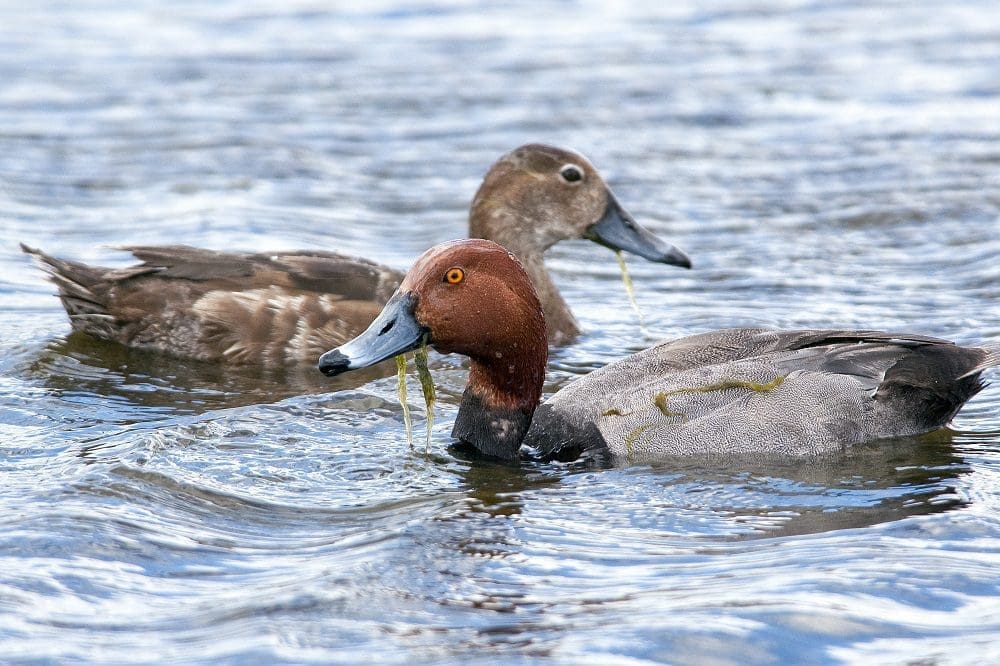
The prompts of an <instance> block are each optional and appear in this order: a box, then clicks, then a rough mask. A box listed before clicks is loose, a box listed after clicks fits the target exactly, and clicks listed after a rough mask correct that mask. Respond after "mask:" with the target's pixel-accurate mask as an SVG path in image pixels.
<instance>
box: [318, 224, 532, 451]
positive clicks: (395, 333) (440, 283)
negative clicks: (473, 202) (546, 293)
mask: <svg viewBox="0 0 1000 666" xmlns="http://www.w3.org/2000/svg"><path fill="white" fill-rule="evenodd" d="M425 341H426V342H427V344H430V345H431V346H432V347H434V348H435V349H436V350H437V351H439V352H442V353H456V354H462V355H464V356H468V357H469V359H470V361H471V362H470V367H469V380H468V385H467V387H466V390H465V395H464V397H463V401H462V406H461V408H460V409H459V414H458V417H457V418H456V421H455V428H454V430H453V432H452V434H453V436H455V437H457V438H459V439H461V440H463V441H466V442H469V443H470V444H472V445H473V446H475V447H476V448H477V449H478V450H479V451H481V452H483V453H484V454H486V455H490V456H495V457H499V458H506V459H510V458H514V457H516V455H517V450H518V448H519V447H520V443H521V440H522V439H523V437H524V434H525V433H526V432H527V429H528V425H530V423H531V416H532V414H533V413H534V410H535V407H537V405H538V402H539V399H540V397H541V392H542V382H543V380H544V377H545V362H546V359H547V353H548V345H547V343H546V338H545V319H544V316H543V314H542V308H541V304H540V303H539V301H538V297H537V296H536V294H535V291H534V289H533V288H532V284H531V280H530V279H529V278H528V276H527V274H526V273H525V271H524V269H523V268H522V267H521V264H520V262H519V261H518V260H517V258H516V257H515V256H514V255H513V254H512V253H511V252H509V251H508V250H506V249H504V248H503V247H501V246H500V245H498V244H496V243H494V242H492V241H486V240H478V239H470V240H460V241H450V242H447V243H442V244H440V245H436V246H435V247H433V248H431V249H430V250H428V251H427V252H425V253H424V254H423V255H422V256H421V257H420V258H419V259H417V261H416V263H415V264H414V265H413V268H411V269H410V271H409V272H408V273H407V274H406V277H405V278H404V280H403V282H402V284H400V286H399V289H398V290H397V291H396V293H395V294H394V295H393V296H392V298H391V299H389V302H388V303H387V304H386V306H385V308H384V309H383V310H382V312H381V314H379V316H378V317H377V318H376V319H375V321H374V322H372V324H371V326H369V327H368V329H367V330H365V332H364V333H362V334H361V335H359V336H358V337H356V338H354V339H353V340H351V341H350V342H347V343H346V344H343V345H341V346H340V347H337V348H336V349H332V350H330V351H328V352H326V353H325V354H323V356H322V357H320V360H319V369H320V371H321V372H323V373H324V374H326V375H328V376H334V375H338V374H340V373H342V372H347V371H350V370H357V369H360V368H365V367H368V366H370V365H373V364H375V363H378V362H380V361H383V360H385V359H388V358H391V357H393V356H396V355H398V354H402V353H404V352H407V351H410V350H412V349H415V348H417V347H418V346H420V345H421V344H423V343H424V342H425Z"/></svg>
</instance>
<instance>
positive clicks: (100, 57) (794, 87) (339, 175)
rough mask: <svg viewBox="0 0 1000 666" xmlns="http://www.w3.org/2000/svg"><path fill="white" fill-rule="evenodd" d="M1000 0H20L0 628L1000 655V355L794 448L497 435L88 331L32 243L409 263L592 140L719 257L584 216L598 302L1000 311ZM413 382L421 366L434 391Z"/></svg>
mask: <svg viewBox="0 0 1000 666" xmlns="http://www.w3.org/2000/svg"><path fill="white" fill-rule="evenodd" d="M997 72H1000V13H998V12H997V11H996V8H995V7H994V6H993V3H990V2H984V1H982V0H976V1H971V0H970V1H969V2H951V3H945V4H943V5H941V4H926V3H903V2H888V1H886V2H875V3H870V2H851V1H848V2H839V3H830V4H826V3H808V2H780V3H771V4H762V3H752V2H736V1H727V2H715V3H709V4H704V3H694V2H680V3H659V2H648V3H628V4H627V5H626V4H625V3H620V4H619V3H610V2H609V3H602V2H559V3H549V4H543V3H534V2H522V1H520V0H514V1H512V2H506V3H477V2H466V1H460V0H459V1H453V2H444V1H440V2H436V1H429V2H421V3H402V2H390V1H388V0H386V1H384V2H375V3H361V4H358V3H314V2H306V1H298V0H296V1H293V2H287V3H278V4H275V5H274V6H264V5H258V6H254V5H250V4H245V3H237V2H219V3H183V2H182V3H158V2H138V3H131V4H130V5H129V6H128V7H125V6H124V5H121V4H120V3H111V2H93V3H85V4H84V5H79V4H74V3H60V2H42V3H39V4H37V5H35V6H32V7H25V6H22V5H21V4H17V3H3V4H0V224H2V229H3V231H4V234H3V236H4V239H3V242H2V243H0V350H2V353H0V442H2V443H0V661H11V662H20V661H30V662H58V663H63V662H102V663H138V662H178V663H190V662H223V663H246V662H268V663H270V662H296V663H302V662H323V663H330V662H334V663H336V662H341V663H362V662H377V663H417V662H434V663H468V662H469V661H470V660H472V659H477V658H478V659H485V660H487V661H488V662H490V663H566V664H580V663H594V664H597V663H600V664H606V663H622V664H636V663H644V662H666V663H675V664H702V663H714V664H750V663H753V664H756V663H775V662H780V663H865V664H869V663H907V662H920V663H941V664H951V663H957V664H965V663H969V664H982V663H990V662H998V661H1000V576H998V573H997V572H998V571H1000V382H997V381H996V375H995V374H994V375H993V376H992V378H993V379H994V384H993V385H992V386H990V387H988V388H987V389H986V390H985V391H983V393H981V394H980V395H979V396H977V397H976V398H975V399H974V400H973V401H972V402H971V403H970V404H969V405H968V406H967V407H966V408H965V409H964V410H963V411H962V412H961V413H960V414H959V416H958V418H957V419H956V421H955V422H954V424H953V427H952V428H950V429H948V430H945V431H941V432H939V433H935V434H933V435H929V436H926V437H922V438H915V439H909V440H900V441H893V442H883V443H878V444H874V445H867V446H860V447H856V448H855V449H853V450H851V451H849V452H847V453H845V454H841V455H836V456H829V457H824V458H820V459H809V460H805V461H791V462H788V463H783V464H782V463H777V462H774V461H772V462H770V463H766V464H764V463H753V462H746V463H742V464H740V463H731V464H728V465H721V464H714V465H710V464H705V463H695V462H692V463H689V464H687V463H685V464H681V463H678V462H676V461H675V462H672V463H660V464H657V465H652V466H650V465H642V466H629V465H623V466H620V467H615V468H610V469H594V468H589V467H586V466H584V465H579V464H577V465H573V464H569V465H560V464H551V465H537V464H523V465H520V466H504V465H494V464H489V463H485V462H476V461H469V460H466V459H463V458H462V457H461V456H460V455H458V454H457V453H455V452H453V451H452V450H450V449H449V448H448V444H449V442H450V440H449V432H450V426H451V423H452V421H453V419H454V416H455V411H456V408H457V401H458V397H459V396H460V394H461V390H462V386H463V384H464V379H465V374H464V370H463V368H462V364H461V360H460V359H458V358H455V357H441V356H435V357H433V358H432V367H433V370H434V376H435V379H436V381H437V382H438V385H439V397H440V401H439V405H438V408H437V412H436V418H435V425H434V431H433V438H432V444H431V449H430V451H429V452H427V453H425V451H424V448H423V445H422V443H421V442H420V440H421V435H422V428H423V425H424V418H423V411H422V409H421V408H420V407H416V406H415V407H414V413H415V422H416V423H415V425H416V430H417V433H416V434H417V441H418V444H417V445H416V448H414V449H410V448H409V447H408V445H407V443H406V439H405V435H404V432H403V426H402V412H401V408H400V407H399V405H398V403H397V401H396V397H395V380H394V379H393V378H385V379H371V378H367V379H363V380H357V381H352V380H337V381H332V380H328V379H326V378H324V377H322V376H320V375H319V374H318V373H314V372H312V371H311V370H310V369H308V368H307V369H305V370H303V371H301V372H289V373H268V372H260V371H255V370H252V369H244V370H223V369H219V368H212V367H205V366H202V365H199V364H196V363H184V362H181V361H177V360H173V359H168V358H163V357H157V356H155V355H150V354H143V353H138V352H129V351H128V350H125V349H122V348H119V347H115V346H110V345H105V344H101V343H97V342H94V341H91V340H88V339H87V338H84V337H81V336H78V335H70V334H69V330H70V329H69V324H68V322H67V320H66V317H65V314H64V313H63V312H62V309H61V307H60V305H59V302H58V299H56V298H55V297H54V296H53V295H52V294H53V292H54V288H53V287H52V286H51V285H50V284H48V283H46V282H45V280H44V279H43V276H42V274H41V273H40V271H38V270H37V269H36V268H35V267H34V266H32V265H31V264H30V262H29V261H28V260H27V258H26V257H25V256H24V255H22V254H21V253H20V251H19V249H18V246H17V243H18V242H19V241H23V242H26V243H28V244H29V245H36V246H40V247H42V248H44V249H46V250H47V251H49V252H51V253H53V254H56V255H60V256H66V257H71V258H75V259H79V260H83V261H88V262H92V263H102V264H106V265H116V266H121V265H126V264H127V263H128V257H127V256H126V255H124V254H123V253H121V252H119V251H116V250H114V249H113V248H114V246H116V245H123V244H154V243H174V242H181V241H183V242H186V243H188V244H192V245H199V246H205V247H214V248H220V249H235V248H239V249H246V250H266V249H285V248H325V249H334V250H340V251H344V252H350V253H355V254H361V255H365V256H369V257H373V258H378V259H380V260H382V261H384V262H386V263H389V264H391V265H394V266H397V267H399V268H401V269H402V268H406V267H407V266H408V265H409V263H410V262H411V261H412V260H413V259H414V258H415V257H416V256H417V255H418V254H419V253H420V252H422V251H423V250H424V249H426V248H427V247H428V246H430V245H432V244H433V243H435V242H438V241H442V240H446V239H450V238H455V237H459V236H461V235H463V234H464V233H465V213H466V210H467V208H468V203H469V201H470V199H471V197H472V194H473V193H474V191H475V188H476V187H477V185H478V183H479V180H480V178H481V177H482V174H483V173H484V172H485V170H486V169H487V168H488V166H489V164H490V163H491V162H492V161H493V160H494V159H495V158H496V157H498V156H499V155H500V154H501V153H503V152H505V151H507V150H510V149H511V148H513V147H515V146H517V145H519V144H521V143H525V142H527V141H537V140H541V141H547V142H551V143H556V144H562V145H568V146H572V147H575V148H577V149H579V150H581V151H583V152H584V153H586V154H587V155H588V156H589V157H590V158H591V160H592V161H593V162H594V163H595V164H596V165H597V167H598V168H599V169H601V170H602V172H603V173H604V175H605V176H606V177H607V179H608V180H609V182H610V183H611V184H612V186H613V188H614V189H615V192H616V193H617V195H618V197H619V199H620V200H621V201H622V203H623V204H624V205H625V206H626V208H628V209H629V210H630V211H631V212H632V214H633V215H634V216H635V217H636V218H637V219H639V220H640V221H641V222H642V223H644V224H645V225H647V226H648V227H650V228H651V229H653V230H655V231H656V232H657V233H658V234H660V235H662V236H663V237H664V238H667V239H669V240H670V241H672V242H674V243H676V244H677V245H679V246H680V247H682V248H684V249H685V250H686V251H687V252H688V253H689V254H690V255H691V257H692V258H693V260H694V262H695V269H694V270H692V271H680V270H678V269H675V268H670V267H664V266H659V265H653V264H648V263H644V262H641V261H640V260H630V262H629V267H630V270H631V273H632V277H633V279H634V281H635V285H636V289H637V299H638V302H639V305H640V308H641V310H642V312H643V315H644V319H645V326H644V327H640V325H639V323H638V320H637V318H636V315H635V314H634V312H633V311H632V310H631V309H630V308H629V307H628V305H627V300H626V298H625V295H624V290H623V288H622V284H621V280H620V277H619V274H618V269H617V266H616V263H615V259H614V256H613V255H612V254H610V253H609V252H607V251H606V250H604V249H603V248H600V247H597V246H595V245H592V244H588V243H584V242H576V243H567V244H563V245H560V246H558V247H557V248H554V249H553V250H552V252H551V253H550V255H549V259H550V265H551V266H552V267H553V268H554V269H555V271H556V277H557V280H558V282H559V284H560V286H561V288H562V291H563V294H564V296H565V298H566V300H567V301H568V302H569V303H570V305H571V307H572V308H573V310H574V312H575V313H576V315H577V317H578V318H579V319H580V321H581V322H582V324H583V325H584V327H585V329H586V333H585V334H584V336H582V337H581V338H580V339H579V340H578V341H577V343H576V344H574V345H573V346H570V347H567V348H564V349H560V350H558V351H555V352H554V353H553V355H552V358H551V362H550V370H549V376H548V381H547V384H546V391H547V392H551V391H554V390H556V389H558V388H559V387H560V386H563V385H565V384H566V383H567V382H568V381H570V380H571V379H573V378H574V377H576V376H578V375H580V374H583V373H586V372H588V371H590V370H591V369H593V368H595V367H599V366H600V365H603V364H604V363H607V362H609V361H611V360H613V359H616V358H619V357H621V356H622V355H624V354H625V353H627V352H630V351H634V350H636V349H639V348H642V347H644V346H646V345H648V344H650V343H651V342H652V341H654V340H658V339H660V338H663V337H671V336H678V335H684V334H688V333H695V332H699V331H703V330H707V329H711V328H720V327H725V326H731V325H771V326H787V327H793V326H795V327H798V326H807V327H827V326H831V327H832V326H837V327H839V326H858V327H869V328H884V329H895V330H906V331H913V332H921V333H926V334H930V335H937V336H942V337H947V338H951V339H954V340H956V341H959V342H963V343H975V342H979V341H993V342H994V343H996V342H997V341H998V340H1000V305H998V303H1000V149H998V146H1000V78H998V75H997ZM416 392H417V389H416V384H415V383H414V384H411V394H415V393H416Z"/></svg>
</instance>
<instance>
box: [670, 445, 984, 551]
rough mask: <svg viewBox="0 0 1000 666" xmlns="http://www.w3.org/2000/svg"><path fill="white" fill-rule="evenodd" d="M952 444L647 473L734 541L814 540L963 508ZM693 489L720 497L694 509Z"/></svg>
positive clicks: (694, 464)
mask: <svg viewBox="0 0 1000 666" xmlns="http://www.w3.org/2000/svg"><path fill="white" fill-rule="evenodd" d="M952 439H953V433H952V431H950V430H947V429H945V430H939V431H937V432H934V433H929V434H927V435H923V436H920V437H904V438H897V439H892V440H883V441H880V442H871V443H868V444H864V445H858V446H854V447H851V448H849V449H847V450H846V451H844V452H840V453H836V454H829V455H823V456H817V457H808V458H801V459H792V460H777V459H774V458H762V459H755V460H745V459H744V460H736V459H727V458H715V459H712V460H677V461H658V462H657V463H656V464H655V466H654V467H653V470H655V471H657V472H659V473H661V474H668V475H669V476H670V477H671V478H670V480H669V482H668V484H669V485H674V486H677V487H680V488H683V489H684V490H685V493H686V494H687V495H688V496H689V497H690V498H691V499H692V500H693V501H695V503H696V504H697V505H698V506H699V507H700V508H701V509H704V510H707V511H716V512H723V513H725V514H727V517H728V521H729V522H730V523H731V524H732V526H733V527H734V528H735V531H734V533H733V534H732V535H731V538H733V539H737V540H740V539H754V538H761V537H765V538H770V537H778V536H790V535H796V534H817V533H822V532H832V531H837V530H844V529H856V528H861V527H868V526H872V525H876V524H879V523H886V522H893V521H898V520H902V519H904V518H907V517H910V516H917V515H924V514H931V513H940V512H945V511H951V510H955V509H958V508H961V507H963V506H965V505H966V504H967V501H966V500H965V499H963V498H962V497H961V496H960V495H959V494H957V493H956V492H955V486H956V485H957V484H958V480H959V478H960V477H961V476H962V475H964V474H967V473H969V472H970V471H971V467H970V465H969V464H968V463H966V462H965V461H964V460H963V459H962V457H961V456H960V455H958V454H957V453H956V452H955V450H954V448H953V446H952ZM699 488H715V489H719V488H725V489H726V490H725V492H722V493H721V494H719V493H716V494H713V493H708V494H707V497H708V498H709V499H708V501H705V502H704V503H698V502H697V499H698V498H699V497H704V496H706V495H705V494H704V493H701V492H699V491H698V489H699ZM712 536H713V538H714V537H715V536H718V535H715V534H713V535H712Z"/></svg>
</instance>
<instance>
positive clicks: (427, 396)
mask: <svg viewBox="0 0 1000 666" xmlns="http://www.w3.org/2000/svg"><path fill="white" fill-rule="evenodd" d="M413 364H414V365H415V366H417V376H418V377H419V378H420V389H421V391H422V392H423V394H424V406H425V407H426V409H427V444H426V450H427V451H430V448H431V428H432V427H433V425H434V402H435V401H436V400H437V394H436V393H435V392H434V381H433V380H432V379H431V373H430V370H428V369H427V338H426V337H424V340H423V343H422V344H421V345H420V347H419V348H417V349H415V350H414V351H413ZM396 371H397V374H398V377H399V382H398V386H397V390H398V391H399V404H400V405H402V407H403V422H404V423H405V424H406V441H407V443H409V445H410V448H413V421H412V420H411V419H410V405H409V403H407V401H406V355H405V354H400V355H399V356H397V357H396Z"/></svg>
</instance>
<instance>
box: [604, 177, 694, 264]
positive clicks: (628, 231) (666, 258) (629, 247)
mask: <svg viewBox="0 0 1000 666" xmlns="http://www.w3.org/2000/svg"><path fill="white" fill-rule="evenodd" d="M587 238H588V239H589V240H592V241H594V242H595V243H599V244H601V245H603V246H605V247H609V248H611V249H612V250H624V251H625V252H631V253H632V254H637V255H639V256H640V257H642V258H643V259H648V260H649V261H655V262H658V263H661V264H672V265H674V266H682V267H684V268H691V260H690V259H689V258H688V256H687V255H686V254H684V252H683V251H681V250H680V248H677V247H674V246H673V245H671V244H670V243H666V242H664V241H663V240H661V239H660V238H658V237H657V236H656V235H655V234H653V233H652V232H651V231H649V230H648V229H646V228H645V227H643V226H640V225H639V223H637V222H636V221H635V219H633V217H632V216H631V215H629V214H628V212H627V211H626V210H625V209H624V208H622V206H621V204H620V203H618V200H617V199H615V195H613V194H612V193H611V192H608V205H607V207H606V208H605V209H604V215H603V216H602V217H601V219H600V220H598V221H597V223H596V224H595V225H594V226H592V227H590V229H588V230H587Z"/></svg>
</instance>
